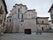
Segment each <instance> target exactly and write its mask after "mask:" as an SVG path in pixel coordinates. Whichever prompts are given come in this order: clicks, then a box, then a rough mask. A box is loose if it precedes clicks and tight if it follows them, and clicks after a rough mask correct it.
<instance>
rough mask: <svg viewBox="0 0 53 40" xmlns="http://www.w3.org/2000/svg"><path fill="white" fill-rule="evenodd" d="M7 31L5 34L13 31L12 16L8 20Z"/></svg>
mask: <svg viewBox="0 0 53 40" xmlns="http://www.w3.org/2000/svg"><path fill="white" fill-rule="evenodd" d="M6 19H7V20H6V30H5V32H11V31H12V16H8V17H7V18H6Z"/></svg>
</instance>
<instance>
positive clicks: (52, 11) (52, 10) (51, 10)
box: [48, 4, 53, 24]
mask: <svg viewBox="0 0 53 40" xmlns="http://www.w3.org/2000/svg"><path fill="white" fill-rule="evenodd" d="M48 12H49V13H50V16H51V21H52V24H53V4H52V6H51V8H50V9H49V11H48Z"/></svg>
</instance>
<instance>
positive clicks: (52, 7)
mask: <svg viewBox="0 0 53 40" xmlns="http://www.w3.org/2000/svg"><path fill="white" fill-rule="evenodd" d="M52 9H53V4H52V6H51V8H50V9H49V11H48V12H50V11H51V10H52Z"/></svg>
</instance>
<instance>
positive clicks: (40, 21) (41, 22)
mask: <svg viewBox="0 0 53 40" xmlns="http://www.w3.org/2000/svg"><path fill="white" fill-rule="evenodd" d="M48 18H49V17H37V18H36V24H37V29H38V30H42V31H46V30H48V29H49V28H50V27H49V22H48Z"/></svg>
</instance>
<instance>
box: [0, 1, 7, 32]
mask: <svg viewBox="0 0 53 40" xmlns="http://www.w3.org/2000/svg"><path fill="white" fill-rule="evenodd" d="M6 14H7V6H6V3H5V0H0V25H1V26H2V29H3V32H4V31H5V27H6V26H5V19H6Z"/></svg>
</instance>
